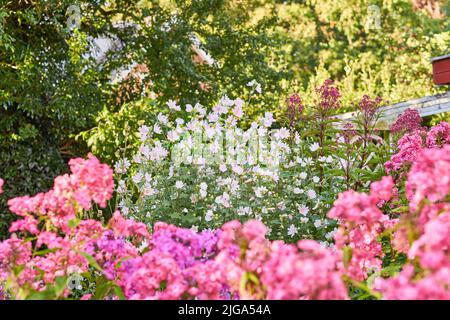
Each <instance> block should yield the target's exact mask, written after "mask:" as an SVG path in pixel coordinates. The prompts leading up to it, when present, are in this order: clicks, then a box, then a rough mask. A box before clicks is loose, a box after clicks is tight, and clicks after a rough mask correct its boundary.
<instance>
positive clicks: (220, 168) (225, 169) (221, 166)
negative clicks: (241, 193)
mask: <svg viewBox="0 0 450 320" xmlns="http://www.w3.org/2000/svg"><path fill="white" fill-rule="evenodd" d="M219 170H220V172H225V171H227V165H226V164H224V163H222V164H221V165H220V166H219Z"/></svg>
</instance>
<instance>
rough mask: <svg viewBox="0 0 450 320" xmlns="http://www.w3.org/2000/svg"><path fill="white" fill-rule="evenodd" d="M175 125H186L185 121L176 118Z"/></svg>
mask: <svg viewBox="0 0 450 320" xmlns="http://www.w3.org/2000/svg"><path fill="white" fill-rule="evenodd" d="M175 123H176V124H177V125H178V126H180V125H182V124H184V120H183V119H181V118H176V119H175Z"/></svg>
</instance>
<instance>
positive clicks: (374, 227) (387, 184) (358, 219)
mask: <svg viewBox="0 0 450 320" xmlns="http://www.w3.org/2000/svg"><path fill="white" fill-rule="evenodd" d="M393 186H394V183H393V180H392V178H391V177H384V178H383V179H382V180H381V181H379V182H374V183H372V185H371V190H370V194H365V193H358V192H355V191H353V190H349V191H346V192H344V193H341V194H340V195H339V197H338V199H337V200H336V201H335V202H334V206H333V208H332V209H331V210H330V211H329V212H328V217H330V218H337V219H339V221H340V227H339V230H338V231H337V233H336V235H335V236H334V240H335V246H336V248H338V249H340V250H342V252H350V255H351V258H350V259H349V260H350V261H347V257H342V258H343V261H342V263H343V265H342V267H343V269H345V270H346V272H347V274H348V275H349V276H350V277H352V278H354V279H357V280H360V281H361V280H364V279H365V278H366V277H367V275H368V273H369V272H370V271H372V270H379V269H380V268H381V264H382V258H383V252H382V248H381V244H380V242H379V241H378V236H379V235H380V233H381V232H382V231H383V230H384V228H385V227H386V226H389V220H390V219H389V217H388V216H387V215H385V214H383V212H382V211H381V210H380V208H379V207H378V204H379V203H380V201H389V200H390V198H391V197H392V189H393Z"/></svg>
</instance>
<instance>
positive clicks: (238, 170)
mask: <svg viewBox="0 0 450 320" xmlns="http://www.w3.org/2000/svg"><path fill="white" fill-rule="evenodd" d="M231 169H232V170H233V172H234V173H236V174H237V175H241V174H243V173H244V168H242V167H241V166H239V165H237V164H232V165H231Z"/></svg>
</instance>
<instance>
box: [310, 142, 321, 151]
mask: <svg viewBox="0 0 450 320" xmlns="http://www.w3.org/2000/svg"><path fill="white" fill-rule="evenodd" d="M319 149H320V145H319V144H318V143H317V142H314V143H313V144H312V145H310V146H309V150H311V152H314V151H317V150H319Z"/></svg>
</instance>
